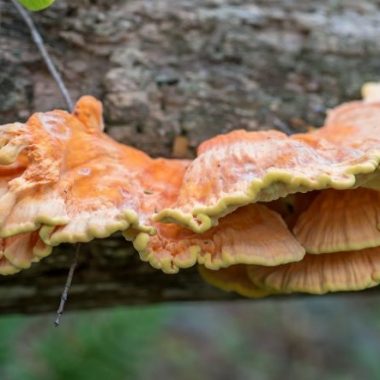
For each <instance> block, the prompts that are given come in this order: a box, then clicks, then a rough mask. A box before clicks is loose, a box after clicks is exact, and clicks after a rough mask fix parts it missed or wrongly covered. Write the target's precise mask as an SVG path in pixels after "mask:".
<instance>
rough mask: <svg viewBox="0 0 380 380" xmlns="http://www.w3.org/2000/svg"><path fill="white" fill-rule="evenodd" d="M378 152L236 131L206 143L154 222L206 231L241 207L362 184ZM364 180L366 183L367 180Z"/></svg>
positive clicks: (305, 138)
mask: <svg viewBox="0 0 380 380" xmlns="http://www.w3.org/2000/svg"><path fill="white" fill-rule="evenodd" d="M378 148H379V149H378V150H376V151H371V152H366V151H363V150H361V148H360V147H357V148H353V147H345V146H341V145H338V144H335V143H331V142H328V141H327V140H324V139H322V138H321V137H320V136H318V135H316V134H299V135H294V136H291V137H288V136H286V135H284V134H282V133H280V132H276V131H267V132H246V131H234V132H231V133H229V134H226V135H222V136H217V137H215V138H213V139H211V140H209V141H206V142H205V143H203V144H202V145H201V146H200V147H199V151H198V152H199V155H198V157H197V158H196V159H195V160H194V161H193V162H192V163H191V164H190V165H189V167H188V169H187V171H186V173H185V176H184V180H183V184H182V186H181V188H180V191H179V194H178V199H177V201H176V202H175V204H174V205H173V206H172V207H170V208H166V209H164V210H162V211H160V212H159V213H158V215H156V216H155V221H161V222H173V221H175V222H177V223H181V224H183V225H185V226H187V227H189V228H191V229H192V230H193V231H195V232H198V233H201V232H204V231H207V230H208V229H209V228H211V227H212V226H214V225H215V224H216V223H217V220H218V219H219V218H220V217H222V216H224V215H226V214H228V213H230V212H232V211H233V210H235V209H236V208H238V207H241V206H244V205H246V204H249V203H254V202H260V201H261V202H268V201H272V200H275V199H278V198H280V197H285V196H286V195H288V194H292V193H297V192H307V191H311V190H318V189H325V188H335V189H348V188H352V187H353V186H357V185H358V183H357V178H356V177H358V176H362V177H363V176H364V177H365V176H367V175H369V174H371V173H373V172H374V171H375V170H376V169H377V166H378V163H379V160H380V144H378ZM362 177H361V179H362V180H363V178H362Z"/></svg>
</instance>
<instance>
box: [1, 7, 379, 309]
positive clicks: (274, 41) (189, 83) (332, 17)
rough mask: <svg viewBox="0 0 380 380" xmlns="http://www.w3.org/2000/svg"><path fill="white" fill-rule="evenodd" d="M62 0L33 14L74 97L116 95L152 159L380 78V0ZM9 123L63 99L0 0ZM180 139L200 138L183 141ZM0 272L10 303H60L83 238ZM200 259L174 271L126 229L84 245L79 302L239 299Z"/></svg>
mask: <svg viewBox="0 0 380 380" xmlns="http://www.w3.org/2000/svg"><path fill="white" fill-rule="evenodd" d="M251 3H252V2H248V1H245V0H165V1H164V0H160V1H158V0H134V1H132V0H128V1H126V0H113V1H107V0H92V1H90V0H56V3H55V5H54V6H53V7H51V8H50V9H48V10H47V11H44V12H41V13H37V14H33V18H34V20H35V21H36V23H37V25H38V28H39V30H40V32H41V33H42V35H43V36H44V39H45V41H46V43H47V45H48V50H49V52H50V53H51V54H52V56H53V58H54V61H55V62H56V64H57V65H58V67H59V69H60V71H61V72H62V73H63V76H64V79H65V82H66V83H67V86H68V88H69V90H70V93H71V95H72V97H73V98H74V99H75V98H78V97H79V96H80V95H83V94H93V95H95V96H97V97H99V98H100V99H101V100H102V101H103V102H104V105H105V117H106V124H107V132H108V133H109V134H110V135H111V136H113V137H114V138H116V139H118V140H119V141H122V142H124V143H127V144H129V145H133V146H136V147H137V148H139V149H143V150H145V151H146V152H147V153H149V154H151V155H153V156H158V155H161V156H165V157H172V156H188V157H191V156H192V155H193V154H194V148H195V147H196V146H197V145H198V144H199V143H200V142H201V141H203V140H205V139H207V138H209V137H211V136H214V135H215V134H218V133H224V132H227V131H230V130H232V129H237V128H246V129H248V130H259V129H269V128H278V129H282V130H284V131H292V132H297V131H305V130H306V129H307V127H308V126H318V125H320V124H321V123H322V121H323V119H324V116H325V112H326V109H328V108H329V107H332V106H335V105H336V104H338V103H340V102H342V101H344V100H348V99H354V98H358V97H359V96H360V86H361V84H362V83H363V82H366V81H369V80H379V77H380V59H379V57H380V39H379V38H378V36H379V35H380V24H379V22H378V20H379V19H380V2H379V1H371V0H363V1H360V2H358V1H356V0H351V1H350V0H349V1H336V0H327V1H323V2H321V1H315V0H305V1H296V0H258V1H255V2H254V4H251ZM0 23H1V24H0V53H1V55H0V124H4V123H6V122H9V121H15V120H20V121H22V120H25V119H26V118H27V117H28V115H30V114H31V113H32V112H34V111H36V110H38V111H44V110H49V109H52V108H64V107H65V105H64V103H63V100H62V98H61V96H60V93H59V91H58V90H57V87H56V84H55V82H54V81H53V79H52V78H51V77H50V75H49V74H48V72H47V70H46V67H45V65H44V63H43V62H42V60H41V57H40V55H39V53H38V51H37V50H36V48H35V46H34V45H33V43H32V41H31V38H30V35H29V32H28V30H27V28H26V26H25V25H24V23H23V22H22V21H21V19H20V16H19V15H18V14H17V13H16V12H15V10H14V8H13V7H12V4H11V3H10V1H8V0H0ZM178 136H184V137H185V141H186V142H188V146H186V147H185V149H177V148H176V146H177V144H176V141H178V139H177V137H178ZM59 251H60V252H56V253H54V254H53V255H52V256H51V257H49V258H47V259H45V260H44V261H43V262H42V263H40V264H38V265H35V266H34V267H33V268H32V269H30V270H28V271H25V272H24V273H21V274H19V275H16V276H12V277H9V278H1V279H0V284H1V287H0V293H1V297H0V312H11V311H18V312H39V311H47V310H52V309H53V308H54V306H55V305H56V304H57V303H58V298H59V294H60V292H61V290H62V287H63V285H64V282H65V276H66V274H67V268H68V266H69V263H70V260H71V257H72V252H73V249H72V248H70V247H64V248H62V249H59ZM231 298H235V296H234V295H231V294H228V293H222V292H219V291H217V290H214V289H212V288H211V287H209V286H208V285H206V284H204V283H203V282H202V281H201V280H200V279H199V277H198V275H197V273H196V270H186V271H182V272H181V274H179V275H176V276H170V275H164V274H162V273H161V272H159V271H156V270H154V269H151V268H150V267H149V266H147V265H146V264H144V263H141V262H140V261H139V259H138V258H137V255H136V254H133V248H131V246H130V245H129V244H128V243H126V242H124V240H122V239H121V238H115V237H114V238H111V239H106V240H104V241H103V240H99V241H94V242H92V243H90V244H87V245H83V246H82V252H81V255H80V265H79V268H78V271H77V273H76V275H75V279H74V286H73V288H72V290H71V295H70V304H71V305H72V306H73V307H76V308H87V307H100V306H105V305H114V304H120V303H140V302H158V301H172V300H192V299H194V300H195V299H197V300H200V299H205V300H206V299H207V300H210V299H231Z"/></svg>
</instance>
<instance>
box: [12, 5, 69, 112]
mask: <svg viewBox="0 0 380 380" xmlns="http://www.w3.org/2000/svg"><path fill="white" fill-rule="evenodd" d="M11 2H12V3H13V5H14V6H15V8H16V9H17V11H18V12H19V13H20V15H21V17H22V18H23V19H24V21H25V23H26V24H27V25H28V28H29V30H30V34H31V35H32V39H33V41H34V43H35V44H36V46H37V48H38V50H39V51H40V53H41V55H42V58H43V59H44V61H45V63H46V66H47V67H48V69H49V72H50V74H51V75H52V77H53V78H54V80H55V81H56V83H57V85H58V88H59V90H60V91H61V94H62V96H63V98H64V99H65V102H66V104H67V107H68V109H69V110H70V111H72V110H73V106H74V104H73V101H72V100H71V97H70V94H69V92H68V90H67V88H66V86H65V83H64V82H63V80H62V77H61V75H60V73H59V72H58V70H57V68H56V67H55V65H54V63H53V61H52V59H51V58H50V55H49V53H48V51H47V50H46V47H45V44H44V41H43V39H42V37H41V35H40V33H39V32H38V30H37V28H36V26H35V25H34V22H33V20H32V18H31V17H30V15H29V13H28V11H27V10H26V9H24V8H23V6H22V5H21V4H20V3H19V2H18V1H17V0H11Z"/></svg>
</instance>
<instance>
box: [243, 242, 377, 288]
mask: <svg viewBox="0 0 380 380" xmlns="http://www.w3.org/2000/svg"><path fill="white" fill-rule="evenodd" d="M247 273H248V275H249V277H250V279H251V281H252V282H253V283H254V284H255V285H256V286H258V287H259V288H265V289H270V290H273V291H275V292H279V293H293V292H300V293H312V294H324V293H328V292H338V291H353V290H362V289H366V288H370V287H373V286H376V285H378V284H379V282H380V247H376V248H367V249H364V250H360V251H351V252H339V253H334V254H325V255H309V254H307V255H306V256H305V258H304V259H303V260H302V261H299V262H296V263H290V264H284V265H279V266H276V267H264V266H254V265H251V266H248V267H247Z"/></svg>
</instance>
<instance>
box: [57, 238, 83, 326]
mask: <svg viewBox="0 0 380 380" xmlns="http://www.w3.org/2000/svg"><path fill="white" fill-rule="evenodd" d="M79 251H80V244H77V246H76V249H75V255H74V259H73V262H72V263H71V265H70V270H69V274H68V275H67V279H66V284H65V287H64V289H63V293H62V295H61V302H60V303H59V307H58V310H57V318H56V320H55V321H54V325H55V327H58V326H59V324H60V323H61V316H62V314H63V311H64V310H65V304H66V301H67V298H68V295H69V290H70V287H71V283H72V281H73V276H74V272H75V268H76V267H77V265H78V257H79Z"/></svg>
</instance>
